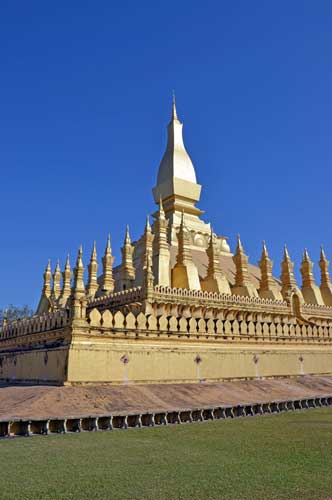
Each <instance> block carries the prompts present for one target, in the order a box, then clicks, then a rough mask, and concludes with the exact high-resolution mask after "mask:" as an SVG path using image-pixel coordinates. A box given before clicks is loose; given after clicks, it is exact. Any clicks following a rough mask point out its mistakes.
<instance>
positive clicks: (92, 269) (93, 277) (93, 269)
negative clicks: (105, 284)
mask: <svg viewBox="0 0 332 500" xmlns="http://www.w3.org/2000/svg"><path fill="white" fill-rule="evenodd" d="M88 270H89V278H88V286H87V291H88V296H89V298H90V299H93V298H94V297H95V295H96V292H97V290H98V282H97V272H98V262H97V248H96V242H95V241H94V242H93V246H92V252H91V258H90V263H89V265H88Z"/></svg>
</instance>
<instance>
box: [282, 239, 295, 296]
mask: <svg viewBox="0 0 332 500" xmlns="http://www.w3.org/2000/svg"><path fill="white" fill-rule="evenodd" d="M293 268H294V263H293V262H292V261H291V259H290V256H289V253H288V250H287V246H286V245H285V246H284V257H283V261H282V263H281V276H280V280H281V284H282V287H281V293H282V296H283V297H284V299H286V298H287V294H288V292H290V291H291V290H293V289H297V284H296V280H295V276H294V272H293Z"/></svg>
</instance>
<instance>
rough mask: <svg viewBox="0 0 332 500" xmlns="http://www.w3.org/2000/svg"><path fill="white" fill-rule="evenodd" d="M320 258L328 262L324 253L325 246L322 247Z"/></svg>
mask: <svg viewBox="0 0 332 500" xmlns="http://www.w3.org/2000/svg"><path fill="white" fill-rule="evenodd" d="M320 258H321V259H322V260H326V255H325V252H324V248H323V245H321V246H320Z"/></svg>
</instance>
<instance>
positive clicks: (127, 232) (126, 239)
mask: <svg viewBox="0 0 332 500" xmlns="http://www.w3.org/2000/svg"><path fill="white" fill-rule="evenodd" d="M124 242H125V244H129V245H130V244H131V239H130V234H129V225H128V224H127V225H126V234H125V240H124Z"/></svg>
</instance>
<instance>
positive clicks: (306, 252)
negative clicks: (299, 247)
mask: <svg viewBox="0 0 332 500" xmlns="http://www.w3.org/2000/svg"><path fill="white" fill-rule="evenodd" d="M303 260H304V261H306V262H310V257H309V254H308V250H307V249H306V248H305V249H304V252H303Z"/></svg>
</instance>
